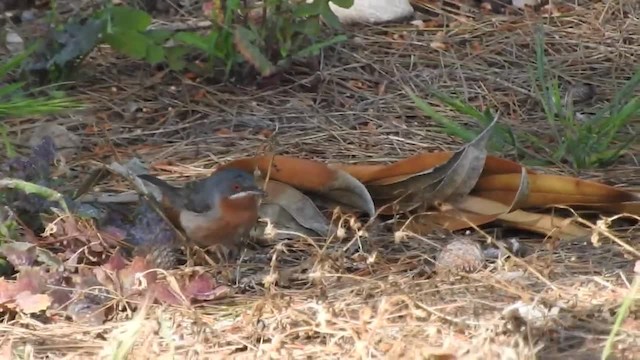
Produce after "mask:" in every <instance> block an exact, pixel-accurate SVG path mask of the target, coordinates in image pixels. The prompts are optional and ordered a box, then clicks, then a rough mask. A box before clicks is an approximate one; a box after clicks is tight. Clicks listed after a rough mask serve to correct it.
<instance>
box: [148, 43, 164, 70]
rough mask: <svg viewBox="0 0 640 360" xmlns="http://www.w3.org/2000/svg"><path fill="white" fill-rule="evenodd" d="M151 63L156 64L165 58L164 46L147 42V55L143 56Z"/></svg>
mask: <svg viewBox="0 0 640 360" xmlns="http://www.w3.org/2000/svg"><path fill="white" fill-rule="evenodd" d="M145 59H146V60H147V62H149V63H150V64H151V65H155V64H158V63H160V62H163V61H164V60H165V54H164V48H163V47H162V46H159V45H156V44H149V46H148V47H147V56H146V58H145Z"/></svg>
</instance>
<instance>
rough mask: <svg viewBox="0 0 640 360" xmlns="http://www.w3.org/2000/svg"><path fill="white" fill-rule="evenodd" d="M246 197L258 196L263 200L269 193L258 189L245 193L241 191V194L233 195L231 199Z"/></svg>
mask: <svg viewBox="0 0 640 360" xmlns="http://www.w3.org/2000/svg"><path fill="white" fill-rule="evenodd" d="M245 196H258V197H261V198H262V197H265V196H267V193H266V192H265V191H263V190H261V189H258V188H256V189H251V190H245V191H241V192H239V193H236V194H233V195H231V196H229V199H240V198H243V197H245Z"/></svg>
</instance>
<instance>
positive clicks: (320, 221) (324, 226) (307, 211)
mask: <svg viewBox="0 0 640 360" xmlns="http://www.w3.org/2000/svg"><path fill="white" fill-rule="evenodd" d="M266 191H267V193H268V194H269V196H268V197H267V198H266V199H264V201H263V202H262V204H261V205H260V217H261V218H266V219H269V220H270V221H271V222H272V223H275V224H277V225H278V227H281V228H283V229H284V230H287V231H294V232H299V233H302V234H304V235H308V236H317V235H320V236H326V235H327V233H328V232H329V223H328V221H327V219H326V217H325V216H324V215H323V214H322V213H321V212H320V210H318V208H317V207H316V205H315V204H314V203H313V201H311V199H309V198H308V197H307V196H305V195H304V194H303V193H301V192H300V191H298V190H296V189H295V188H293V187H292V186H289V185H287V184H285V183H282V182H279V181H275V180H270V181H268V182H267V186H266Z"/></svg>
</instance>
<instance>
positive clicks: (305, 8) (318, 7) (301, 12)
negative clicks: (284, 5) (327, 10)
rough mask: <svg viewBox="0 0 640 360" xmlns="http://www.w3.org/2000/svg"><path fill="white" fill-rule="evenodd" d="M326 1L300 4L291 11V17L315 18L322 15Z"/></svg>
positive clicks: (320, 0)
mask: <svg viewBox="0 0 640 360" xmlns="http://www.w3.org/2000/svg"><path fill="white" fill-rule="evenodd" d="M326 3H327V0H314V1H313V2H312V3H302V4H300V5H298V6H296V8H295V9H294V10H293V16H295V17H307V16H316V15H320V14H322V10H323V9H324V5H326Z"/></svg>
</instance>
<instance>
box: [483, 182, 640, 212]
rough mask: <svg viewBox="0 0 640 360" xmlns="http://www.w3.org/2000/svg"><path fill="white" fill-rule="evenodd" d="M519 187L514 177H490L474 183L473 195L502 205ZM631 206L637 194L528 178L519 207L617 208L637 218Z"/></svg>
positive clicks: (593, 184) (637, 199)
mask: <svg viewBox="0 0 640 360" xmlns="http://www.w3.org/2000/svg"><path fill="white" fill-rule="evenodd" d="M520 187H521V185H520V180H519V179H518V177H517V176H514V174H496V175H490V176H485V177H482V178H480V179H479V180H478V182H477V183H476V187H475V188H474V190H473V195H474V196H478V197H482V198H485V199H491V200H494V201H497V202H500V203H503V204H506V203H510V202H511V199H513V197H514V194H515V193H516V192H517V191H519V189H520ZM634 204H640V194H637V193H633V192H630V191H625V190H622V189H617V188H614V187H612V186H608V185H605V184H601V183H597V182H594V181H588V180H581V179H577V178H572V177H568V176H559V175H546V174H530V175H529V191H528V194H527V196H526V198H525V199H523V200H522V201H521V203H520V206H521V207H522V208H529V207H545V206H552V205H582V206H589V207H601V208H606V209H608V210H610V211H611V210H612V211H617V208H619V209H620V210H626V211H627V212H629V211H631V212H630V213H631V214H634V215H640V211H638V210H640V205H634ZM633 211H638V212H633Z"/></svg>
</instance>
